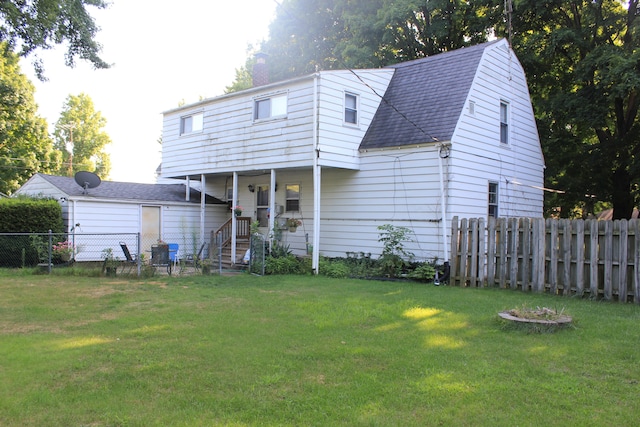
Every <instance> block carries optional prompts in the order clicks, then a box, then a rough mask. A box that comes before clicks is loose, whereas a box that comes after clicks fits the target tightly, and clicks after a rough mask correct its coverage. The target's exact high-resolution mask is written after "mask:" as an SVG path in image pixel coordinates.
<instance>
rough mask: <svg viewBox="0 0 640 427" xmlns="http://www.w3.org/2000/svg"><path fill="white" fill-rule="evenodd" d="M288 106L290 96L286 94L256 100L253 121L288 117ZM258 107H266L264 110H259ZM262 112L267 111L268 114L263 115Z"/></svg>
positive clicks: (254, 101)
mask: <svg viewBox="0 0 640 427" xmlns="http://www.w3.org/2000/svg"><path fill="white" fill-rule="evenodd" d="M287 104H288V96H287V93H286V92H285V93H276V94H273V95H269V96H263V97H260V98H255V99H254V100H253V121H255V122H258V121H262V120H270V119H277V118H283V117H286V116H287V111H288V105H287ZM258 106H264V109H259V108H258ZM261 111H262V112H264V111H266V113H264V114H263V115H262V114H260V113H261Z"/></svg>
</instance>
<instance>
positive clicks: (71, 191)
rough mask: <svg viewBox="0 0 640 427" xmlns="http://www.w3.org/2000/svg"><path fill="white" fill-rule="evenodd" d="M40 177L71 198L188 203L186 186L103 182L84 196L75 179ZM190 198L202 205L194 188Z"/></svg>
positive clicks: (209, 201) (211, 201)
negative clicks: (84, 197)
mask: <svg viewBox="0 0 640 427" xmlns="http://www.w3.org/2000/svg"><path fill="white" fill-rule="evenodd" d="M38 175H39V176H41V177H42V178H43V179H45V180H46V181H48V182H49V183H51V184H52V185H54V186H56V187H57V188H58V189H60V191H62V192H64V193H65V194H68V195H69V196H71V197H74V196H78V197H80V196H87V197H92V198H95V199H114V200H140V201H142V200H146V201H159V202H186V200H185V186H184V184H138V183H133V182H114V181H102V183H101V184H100V185H99V186H98V187H96V188H90V189H88V190H87V194H84V189H83V188H82V187H80V186H79V185H78V184H76V181H75V179H74V178H70V177H66V176H54V175H45V174H42V173H40V174H38ZM189 197H190V200H189V201H190V202H191V203H200V192H199V191H198V190H194V189H193V188H192V189H191V191H190V195H189ZM205 203H206V204H223V203H224V202H223V201H221V200H219V199H216V198H215V197H211V196H209V195H207V196H206V199H205Z"/></svg>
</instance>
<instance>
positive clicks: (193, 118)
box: [180, 113, 203, 135]
mask: <svg viewBox="0 0 640 427" xmlns="http://www.w3.org/2000/svg"><path fill="white" fill-rule="evenodd" d="M202 117H203V116H202V113H196V114H192V115H190V116H184V117H180V135H184V134H187V133H194V132H200V131H202V122H203V120H202Z"/></svg>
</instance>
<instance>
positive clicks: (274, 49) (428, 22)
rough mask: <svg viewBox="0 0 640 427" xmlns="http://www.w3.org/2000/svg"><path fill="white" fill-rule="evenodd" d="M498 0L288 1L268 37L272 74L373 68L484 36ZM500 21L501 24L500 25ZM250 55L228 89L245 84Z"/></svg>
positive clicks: (496, 15)
mask: <svg viewBox="0 0 640 427" xmlns="http://www.w3.org/2000/svg"><path fill="white" fill-rule="evenodd" d="M501 5H502V2H501V1H496V0H476V1H469V0H468V1H459V0H421V1H420V0H285V1H283V2H282V5H281V6H280V7H278V9H277V10H276V17H275V19H274V21H273V22H272V23H271V25H270V27H269V38H268V40H267V41H265V42H263V43H262V45H261V47H260V50H261V51H262V52H265V53H267V54H269V67H270V76H271V80H272V81H279V80H284V79H287V78H291V77H296V76H300V75H304V74H309V73H312V72H314V71H315V70H316V69H320V70H329V69H344V68H378V67H382V66H385V65H389V64H393V63H397V62H402V61H407V60H411V59H416V58H421V57H424V56H427V55H432V54H435V53H439V52H443V51H447V50H451V49H457V48H460V47H464V46H468V45H472V44H476V43H479V42H483V41H486V40H487V39H488V37H489V36H490V35H491V34H492V31H493V29H494V28H495V27H496V26H498V25H502V20H503V19H502V6H501ZM502 26H503V27H504V25H502ZM252 67H253V58H251V57H250V58H248V59H247V62H246V63H245V65H244V67H242V68H240V69H238V70H236V80H235V82H234V83H233V84H232V85H231V86H228V87H227V92H232V91H235V90H241V89H244V88H247V87H249V86H250V84H249V83H250V70H252Z"/></svg>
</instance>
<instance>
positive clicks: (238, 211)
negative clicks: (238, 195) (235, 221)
mask: <svg viewBox="0 0 640 427" xmlns="http://www.w3.org/2000/svg"><path fill="white" fill-rule="evenodd" d="M231 210H232V211H233V214H234V215H235V216H240V215H242V206H234V207H233V208H231Z"/></svg>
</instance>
